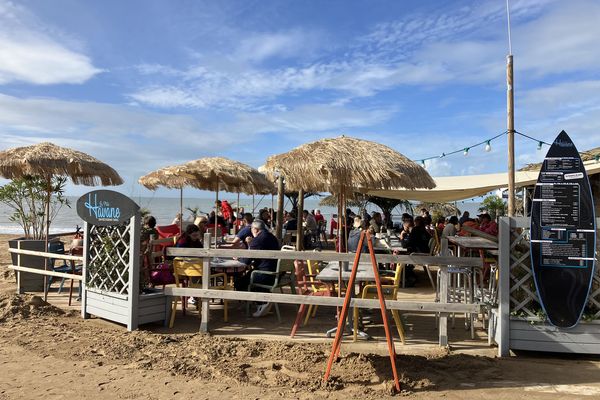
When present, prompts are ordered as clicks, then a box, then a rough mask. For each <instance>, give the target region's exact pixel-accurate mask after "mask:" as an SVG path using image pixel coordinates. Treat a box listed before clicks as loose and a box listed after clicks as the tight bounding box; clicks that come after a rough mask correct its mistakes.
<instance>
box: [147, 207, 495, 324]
mask: <svg viewBox="0 0 600 400" xmlns="http://www.w3.org/2000/svg"><path fill="white" fill-rule="evenodd" d="M215 208H216V210H215V211H213V212H212V213H211V215H207V216H204V215H202V216H198V217H197V218H196V219H195V221H194V222H193V223H188V224H187V225H186V226H185V229H184V231H183V232H182V233H181V234H179V235H177V236H176V241H175V243H176V244H175V245H176V246H177V247H183V248H200V247H203V236H204V233H205V232H207V231H209V229H211V228H210V225H211V223H212V224H214V215H215V214H214V213H215V212H217V213H218V214H217V220H218V222H219V221H220V222H222V224H223V225H224V226H227V227H229V226H232V227H234V228H235V230H236V232H237V233H236V234H235V237H233V239H232V240H230V241H229V242H228V243H227V247H229V248H237V249H249V250H279V249H280V246H281V243H280V240H279V239H278V238H276V237H275V235H274V234H273V233H272V230H273V229H272V226H271V223H272V222H273V216H274V215H276V213H275V212H273V210H270V209H263V210H261V211H260V212H259V213H258V216H257V217H256V218H255V217H254V216H253V215H252V214H251V213H246V212H244V213H242V212H243V209H239V210H237V209H236V210H235V211H234V210H232V209H231V206H230V205H229V204H228V203H227V202H225V201H223V202H220V203H217V204H216V207H215ZM345 214H346V219H345V220H343V221H342V226H341V227H340V228H342V232H344V233H345V234H346V235H347V246H348V251H350V252H356V251H357V247H358V242H359V238H360V234H361V232H362V231H365V230H368V231H369V232H371V233H372V237H375V236H380V237H381V235H394V236H396V237H397V239H398V240H399V243H400V245H401V246H402V248H404V249H405V251H406V252H407V253H408V254H410V253H430V250H431V246H432V245H433V244H432V243H433V238H434V237H437V238H444V237H450V236H455V235H470V232H469V231H468V229H464V227H465V226H468V227H470V228H471V229H479V230H481V231H483V232H485V233H488V234H491V235H496V234H497V225H496V223H495V222H494V221H492V219H491V217H490V215H489V214H487V213H483V214H480V215H478V217H477V219H472V218H470V215H469V212H467V211H465V212H464V213H463V215H462V217H461V218H460V219H459V218H458V217H457V216H449V217H440V218H437V221H436V222H435V224H434V223H433V221H432V217H431V216H430V214H429V211H428V210H427V209H422V210H421V214H420V215H416V216H413V215H411V214H408V213H405V214H403V215H402V222H401V224H400V225H397V226H396V227H394V224H392V221H390V220H389V217H388V221H386V220H385V219H384V218H383V216H382V214H381V213H379V212H373V213H371V214H369V213H367V212H366V211H363V212H362V213H361V215H357V214H355V213H353V212H352V210H351V209H347V210H346V213H345ZM335 217H337V216H336V215H334V216H333V218H332V225H333V222H334V221H335V220H334V218H335ZM177 218H180V216H179V215H178V216H177ZM174 222H177V221H174ZM300 224H302V225H300ZM325 225H326V220H325V217H324V216H323V215H322V214H321V212H320V210H314V211H312V212H309V211H308V210H303V212H302V223H300V221H299V220H298V218H297V214H296V211H295V210H292V211H289V212H284V223H283V228H284V230H287V231H294V230H297V229H298V227H299V226H303V227H304V228H303V229H306V230H308V231H313V230H314V231H316V232H321V231H322V230H321V229H322V228H321V227H324V226H325ZM212 226H213V227H214V225H212ZM155 227H156V219H155V218H154V217H152V216H147V217H146V218H145V219H144V227H143V229H142V240H148V238H150V237H151V235H156V233H157V231H156V228H155ZM336 228H337V227H336ZM333 233H334V232H330V234H333ZM363 251H368V250H367V248H366V243H365V245H364V248H363ZM239 261H240V262H241V263H243V264H245V265H246V266H247V267H246V269H245V270H244V271H242V272H239V273H236V274H235V276H234V285H233V286H234V288H235V290H239V291H245V290H248V286H249V284H250V277H251V273H252V271H253V270H262V271H269V272H274V271H275V270H276V267H277V260H275V259H256V258H239ZM405 274H406V275H405V282H406V285H407V286H413V285H415V283H416V281H417V277H416V274H415V273H414V271H413V269H412V268H411V267H410V266H408V267H407V269H406V272H405ZM254 279H255V281H256V282H255V283H260V284H264V285H267V286H268V285H272V284H273V282H274V279H275V278H274V276H273V275H267V274H255V278H254ZM254 290H261V289H260V288H257V289H254ZM190 300H191V301H192V302H193V301H194V300H193V299H190ZM269 308H270V305H269V304H267V303H264V304H259V305H258V309H257V310H256V312H255V313H254V314H253V316H255V317H260V316H263V315H265V314H266V313H267V312H268V311H269Z"/></svg>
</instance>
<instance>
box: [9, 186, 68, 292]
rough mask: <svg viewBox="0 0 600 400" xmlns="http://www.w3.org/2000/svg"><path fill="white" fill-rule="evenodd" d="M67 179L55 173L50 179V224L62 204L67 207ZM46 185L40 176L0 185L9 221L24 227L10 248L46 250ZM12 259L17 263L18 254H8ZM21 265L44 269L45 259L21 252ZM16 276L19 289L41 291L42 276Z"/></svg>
mask: <svg viewBox="0 0 600 400" xmlns="http://www.w3.org/2000/svg"><path fill="white" fill-rule="evenodd" d="M66 182H67V178H65V177H58V176H57V177H54V178H53V179H52V191H51V198H50V218H49V223H52V221H53V220H54V218H56V215H57V214H58V211H59V210H60V209H61V208H62V207H63V206H67V207H70V204H69V200H68V199H67V198H66V197H65V195H64V188H65V184H66ZM46 185H47V183H46V181H45V180H44V179H42V178H40V177H35V176H26V177H23V178H18V179H13V180H12V181H11V182H9V183H8V184H6V185H4V186H0V203H3V204H4V205H6V206H7V207H8V208H9V209H10V210H11V211H12V214H10V215H9V220H10V221H12V222H15V223H17V224H18V225H19V226H20V227H21V228H22V229H23V236H22V237H18V238H15V239H12V240H9V242H8V244H9V247H10V248H13V249H17V248H18V249H24V250H34V251H44V250H45V249H44V235H45V229H46V210H45V206H44V204H45V201H46V196H47V186H46ZM11 258H12V263H13V265H17V263H18V261H19V257H18V255H17V254H11ZM20 264H21V265H22V266H26V267H30V268H37V269H44V264H45V260H44V258H42V257H36V256H27V255H21V256H20ZM19 276H20V280H19ZM17 279H18V281H17V287H18V288H19V292H26V291H42V290H44V286H43V285H44V277H43V276H41V275H35V274H27V273H21V274H17Z"/></svg>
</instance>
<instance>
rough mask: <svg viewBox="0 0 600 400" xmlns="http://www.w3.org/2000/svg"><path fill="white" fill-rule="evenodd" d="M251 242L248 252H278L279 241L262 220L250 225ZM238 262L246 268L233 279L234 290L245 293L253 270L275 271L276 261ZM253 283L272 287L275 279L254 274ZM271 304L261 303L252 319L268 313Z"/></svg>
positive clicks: (242, 260) (258, 289) (249, 260)
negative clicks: (246, 267)
mask: <svg viewBox="0 0 600 400" xmlns="http://www.w3.org/2000/svg"><path fill="white" fill-rule="evenodd" d="M251 231H252V240H251V241H250V244H249V246H248V249H249V250H279V241H278V240H277V238H276V237H275V236H274V235H273V234H272V233H271V232H269V231H268V230H267V226H266V225H265V223H264V222H263V221H262V220H259V219H257V220H255V221H254V222H252V225H251ZM240 262H242V263H244V264H246V265H247V266H248V267H250V268H248V269H247V270H246V271H245V272H244V273H243V274H242V275H240V276H238V277H237V278H236V279H235V282H234V287H235V290H242V291H247V290H248V286H249V285H250V277H251V274H252V271H253V270H259V271H271V272H274V271H275V270H276V269H277V260H275V259H252V258H244V259H240ZM254 282H255V283H260V284H263V285H272V284H273V283H274V282H275V277H274V276H272V275H264V274H256V275H255V276H254ZM254 290H256V291H266V292H268V290H266V289H260V288H255V289H254ZM270 308H271V303H263V304H261V305H259V306H258V309H257V311H256V312H255V313H254V314H252V316H254V317H262V316H264V315H266V314H267V312H269V309H270Z"/></svg>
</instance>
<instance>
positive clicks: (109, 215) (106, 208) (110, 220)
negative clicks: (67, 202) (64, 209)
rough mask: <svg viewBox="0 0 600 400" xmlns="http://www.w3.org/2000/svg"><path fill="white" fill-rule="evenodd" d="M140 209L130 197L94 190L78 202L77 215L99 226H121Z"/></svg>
mask: <svg viewBox="0 0 600 400" xmlns="http://www.w3.org/2000/svg"><path fill="white" fill-rule="evenodd" d="M139 209H140V206H138V205H137V204H136V203H135V202H134V201H133V200H131V199H130V198H129V197H127V196H125V195H123V194H121V193H119V192H115V191H112V190H94V191H93V192H89V193H86V194H84V195H83V196H81V197H80V198H79V200H77V215H79V217H80V218H81V219H83V220H84V221H86V222H88V223H90V224H92V225H98V226H111V225H121V224H123V223H124V222H126V221H128V220H129V219H130V218H131V217H133V216H134V215H135V213H137V212H138V210H139Z"/></svg>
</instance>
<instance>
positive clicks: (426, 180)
mask: <svg viewBox="0 0 600 400" xmlns="http://www.w3.org/2000/svg"><path fill="white" fill-rule="evenodd" d="M265 169H266V170H268V171H278V172H279V173H280V174H282V175H283V176H284V177H285V181H286V185H287V187H288V189H290V190H309V191H324V192H330V193H333V194H337V195H340V203H339V204H338V208H339V212H338V218H340V219H341V213H342V210H345V208H346V207H345V201H344V198H345V197H348V198H351V197H353V193H354V192H360V191H362V190H365V189H373V188H389V189H392V188H396V187H405V188H408V189H416V188H428V189H429V188H433V187H435V182H434V181H433V179H432V178H431V176H430V175H429V173H427V171H426V170H425V169H424V168H423V167H421V166H420V165H418V164H417V163H415V162H413V161H411V160H409V159H408V158H406V157H405V156H403V155H402V154H400V153H398V152H397V151H395V150H393V149H391V148H389V147H387V146H384V145H382V144H379V143H375V142H371V141H368V140H362V139H356V138H351V137H348V136H340V137H337V138H333V139H322V140H318V141H316V142H312V143H307V144H304V145H301V146H299V147H296V148H295V149H293V150H291V151H289V152H287V153H284V154H279V155H276V156H271V157H269V158H268V159H267V162H266V164H265ZM339 226H341V221H340V222H339V223H338V227H339ZM338 229H339V228H338ZM339 233H340V232H338V237H340V235H339Z"/></svg>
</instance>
